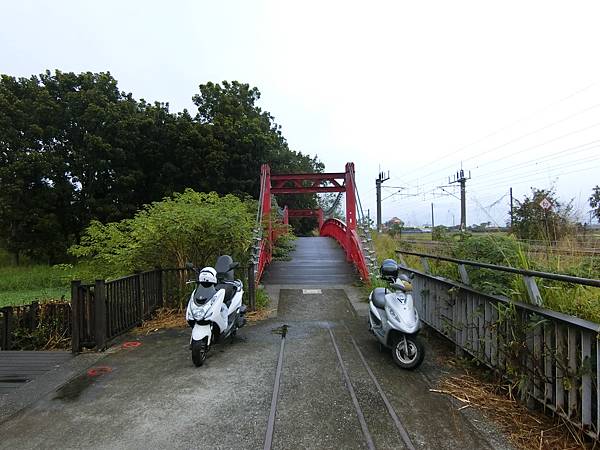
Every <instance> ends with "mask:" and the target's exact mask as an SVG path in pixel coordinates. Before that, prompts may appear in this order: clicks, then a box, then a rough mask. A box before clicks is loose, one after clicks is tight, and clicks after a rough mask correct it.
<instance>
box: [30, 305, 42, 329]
mask: <svg viewBox="0 0 600 450" xmlns="http://www.w3.org/2000/svg"><path fill="white" fill-rule="evenodd" d="M39 307H40V303H39V302H31V307H30V309H29V314H30V315H31V316H30V317H31V323H30V326H31V329H32V330H35V329H36V328H37V326H38V315H39Z"/></svg>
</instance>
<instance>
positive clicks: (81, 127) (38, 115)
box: [0, 71, 323, 262]
mask: <svg viewBox="0 0 600 450" xmlns="http://www.w3.org/2000/svg"><path fill="white" fill-rule="evenodd" d="M259 98H260V92H259V91H258V89H256V88H251V87H249V85H247V84H242V83H238V82H235V81H234V82H231V83H229V82H224V83H223V87H221V86H220V85H218V84H213V83H208V84H206V85H202V86H200V94H199V95H196V96H194V101H195V103H196V105H197V106H198V113H197V115H196V116H195V117H192V116H191V115H190V113H189V112H188V111H185V110H184V111H183V112H181V113H172V112H170V111H169V104H168V103H161V102H154V103H148V102H146V101H145V100H143V99H141V100H136V99H134V98H133V96H132V94H127V93H124V92H121V91H119V89H118V85H117V80H115V79H114V78H113V77H112V76H111V74H110V73H108V72H101V73H92V72H84V73H80V74H75V73H70V72H69V73H66V72H61V71H55V72H54V73H51V72H49V71H47V72H45V73H44V74H41V75H39V76H32V77H30V78H19V79H16V78H14V77H10V76H6V75H2V76H1V77H0V245H1V246H3V247H5V248H6V249H7V250H9V251H10V252H11V253H12V254H13V255H14V256H15V259H18V257H19V255H27V256H31V257H33V258H36V259H42V260H47V261H49V262H56V261H58V260H60V259H62V258H63V257H64V255H65V251H66V249H67V248H68V247H69V246H70V245H71V244H73V243H74V242H76V241H77V240H78V239H79V235H80V233H81V231H82V230H83V229H84V228H85V227H86V226H87V225H89V224H90V222H91V221H93V220H96V221H99V222H101V223H108V222H117V221H120V220H122V219H125V218H131V217H133V216H134V214H135V213H136V211H138V210H139V208H141V207H142V206H143V205H144V204H149V203H151V202H153V201H156V200H160V199H162V198H164V197H165V196H170V195H172V194H173V193H174V192H182V191H184V190H185V189H186V188H188V187H189V188H192V189H194V190H196V191H202V192H210V191H216V192H217V193H219V194H226V193H233V194H236V195H238V196H240V197H241V198H243V197H244V196H245V195H248V194H250V195H252V196H255V197H256V196H257V194H258V190H259V173H260V165H261V164H262V163H269V164H270V165H271V167H272V169H273V172H275V173H277V172H279V173H282V172H314V171H319V170H322V169H323V165H322V164H321V163H320V162H319V161H318V160H317V158H316V157H314V158H311V157H310V156H308V155H303V154H302V153H297V152H294V151H292V150H290V149H289V148H288V145H287V142H286V141H285V139H284V138H283V136H282V134H281V129H280V127H279V126H278V125H277V124H276V123H275V122H274V121H273V117H272V116H271V115H270V114H269V113H268V112H264V111H262V110H261V109H260V108H259V107H258V106H257V105H256V102H257V101H258V100H259ZM286 204H288V205H289V206H290V207H297V206H296V205H300V204H301V205H309V204H312V205H315V204H316V201H315V196H308V197H306V198H300V199H298V198H295V199H291V200H290V201H289V202H286ZM306 207H308V206H306Z"/></svg>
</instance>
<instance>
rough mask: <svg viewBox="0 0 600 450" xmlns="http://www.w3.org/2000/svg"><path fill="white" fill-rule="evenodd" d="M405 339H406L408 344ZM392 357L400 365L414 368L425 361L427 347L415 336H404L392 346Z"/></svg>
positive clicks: (405, 367) (404, 367) (410, 368)
mask: <svg viewBox="0 0 600 450" xmlns="http://www.w3.org/2000/svg"><path fill="white" fill-rule="evenodd" d="M404 339H406V345H405V343H404ZM392 358H393V359H394V362H395V363H396V365H398V366H399V367H401V368H403V369H407V370H413V369H416V368H417V367H419V366H420V365H421V363H422V362H423V358H425V347H423V343H422V342H421V341H420V340H419V339H417V338H416V337H415V336H403V337H401V338H400V339H398V341H397V342H396V343H395V345H394V347H393V348H392Z"/></svg>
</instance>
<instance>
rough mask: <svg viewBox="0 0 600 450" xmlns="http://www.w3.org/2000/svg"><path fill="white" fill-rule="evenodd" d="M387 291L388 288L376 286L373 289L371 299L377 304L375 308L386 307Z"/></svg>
mask: <svg viewBox="0 0 600 450" xmlns="http://www.w3.org/2000/svg"><path fill="white" fill-rule="evenodd" d="M386 293H387V289H386V288H382V287H379V288H375V289H373V293H372V294H371V301H372V302H373V304H374V305H375V308H379V309H384V308H385V294H386Z"/></svg>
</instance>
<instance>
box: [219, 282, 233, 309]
mask: <svg viewBox="0 0 600 450" xmlns="http://www.w3.org/2000/svg"><path fill="white" fill-rule="evenodd" d="M215 288H216V289H217V291H218V290H219V289H225V299H224V300H223V303H225V304H226V305H227V307H229V306H230V305H231V300H232V299H233V297H234V295H235V293H236V291H237V289H236V287H235V286H233V285H232V284H229V283H219V284H217V285H216V286H215Z"/></svg>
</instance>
